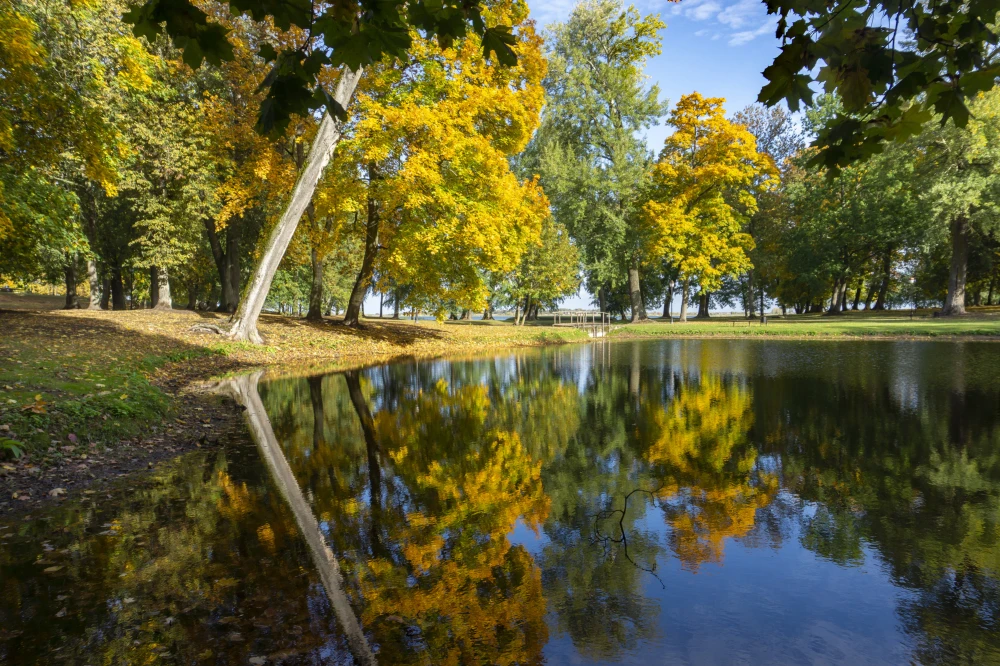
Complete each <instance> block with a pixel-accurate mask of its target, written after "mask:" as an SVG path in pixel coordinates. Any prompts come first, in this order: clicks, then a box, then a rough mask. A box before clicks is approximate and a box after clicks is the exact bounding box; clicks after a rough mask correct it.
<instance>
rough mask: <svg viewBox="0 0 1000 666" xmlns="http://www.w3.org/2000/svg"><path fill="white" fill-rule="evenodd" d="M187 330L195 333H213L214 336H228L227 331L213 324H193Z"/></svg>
mask: <svg viewBox="0 0 1000 666" xmlns="http://www.w3.org/2000/svg"><path fill="white" fill-rule="evenodd" d="M189 330H191V331H193V332H195V333H215V334H216V335H229V331H227V330H225V329H224V328H221V327H219V326H216V325H215V324H195V325H194V326H192V327H191V328H190V329H189Z"/></svg>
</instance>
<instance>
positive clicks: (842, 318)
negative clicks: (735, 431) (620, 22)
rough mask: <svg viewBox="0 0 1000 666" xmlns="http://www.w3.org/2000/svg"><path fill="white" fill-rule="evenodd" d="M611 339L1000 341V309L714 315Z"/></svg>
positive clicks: (624, 331) (659, 322) (620, 332)
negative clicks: (762, 317)
mask: <svg viewBox="0 0 1000 666" xmlns="http://www.w3.org/2000/svg"><path fill="white" fill-rule="evenodd" d="M612 337H619V338H630V337H737V338H747V337H749V338H757V337H768V338H939V337H955V338H982V339H996V340H1000V307H991V308H985V307H984V308H973V309H971V310H970V314H969V315H966V316H964V317H949V318H934V317H932V316H931V311H929V310H918V311H916V312H915V313H914V316H913V317H912V318H911V316H910V312H909V310H906V311H896V312H892V311H889V312H871V313H865V312H847V313H844V314H842V315H838V316H832V317H830V316H825V315H818V314H811V315H788V316H786V317H780V316H778V317H775V316H768V321H767V324H766V325H762V324H760V322H759V321H756V320H754V321H751V322H748V321H747V320H746V319H744V318H742V317H711V318H710V319H708V320H695V319H692V320H689V321H688V322H687V323H684V324H682V323H679V322H677V321H674V323H671V322H670V321H669V320H664V319H652V320H650V321H648V322H645V323H641V324H626V325H623V326H620V327H618V328H616V329H615V330H614V331H613V332H612Z"/></svg>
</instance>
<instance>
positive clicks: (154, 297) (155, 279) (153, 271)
mask: <svg viewBox="0 0 1000 666" xmlns="http://www.w3.org/2000/svg"><path fill="white" fill-rule="evenodd" d="M159 283H160V271H159V270H158V269H157V268H156V266H150V267H149V307H151V308H155V307H156V304H157V303H158V302H159V298H160V292H159V290H158V289H157V288H156V286H157V285H158V284H159Z"/></svg>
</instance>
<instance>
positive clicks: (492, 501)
mask: <svg viewBox="0 0 1000 666" xmlns="http://www.w3.org/2000/svg"><path fill="white" fill-rule="evenodd" d="M490 407H491V405H490V400H489V397H488V395H487V388H486V387H485V386H481V385H465V386H460V387H456V388H449V386H448V384H447V382H446V381H445V380H444V379H439V380H438V381H437V382H436V383H435V384H434V385H433V386H432V387H431V388H430V389H429V390H426V391H425V390H418V391H415V392H409V393H407V394H406V395H404V396H402V397H401V399H400V401H399V403H398V404H397V406H396V408H395V409H394V410H392V411H380V412H379V413H378V414H377V415H376V417H375V432H376V435H377V437H378V442H379V445H380V447H381V449H382V450H383V451H384V454H385V456H386V457H387V458H388V459H389V460H391V466H392V469H393V475H394V477H395V478H396V479H397V480H399V481H401V482H402V483H405V485H406V489H407V495H408V497H407V500H408V501H406V502H405V504H403V505H402V506H398V507H393V509H394V510H395V514H396V515H395V516H394V520H393V521H392V525H391V528H390V529H389V531H388V538H389V539H388V540H389V541H391V543H392V544H393V546H394V550H395V551H396V553H386V554H385V555H382V556H379V557H375V558H373V559H372V560H370V561H369V562H368V563H367V567H366V569H367V571H365V572H364V573H363V575H362V578H361V590H362V593H363V595H364V598H365V604H366V607H365V610H364V613H363V621H364V622H365V625H366V626H369V627H372V628H373V629H376V628H378V629H381V630H382V631H388V632H391V633H392V634H395V635H396V636H395V637H396V638H397V640H398V642H397V641H392V642H391V643H387V644H384V646H383V650H382V651H380V658H381V659H383V660H386V659H388V661H387V663H404V662H408V661H423V660H424V659H425V658H426V656H430V657H432V661H433V663H439V664H463V663H533V662H536V661H538V660H540V658H541V648H542V646H543V645H544V643H545V641H546V638H547V631H546V629H545V621H544V614H545V599H544V597H543V596H542V585H541V574H540V572H539V570H538V569H537V567H535V566H534V562H533V561H532V559H531V556H530V555H529V554H528V553H527V552H526V551H525V550H524V549H523V548H522V547H511V545H510V543H509V541H508V540H507V534H508V533H509V532H510V531H511V530H512V529H513V528H514V525H515V522H516V521H517V520H518V519H519V518H521V520H523V521H524V522H525V523H526V524H527V525H528V526H530V527H532V528H534V529H537V528H538V526H539V525H540V523H541V522H542V521H544V519H545V517H546V514H547V512H548V498H547V497H546V496H545V494H544V492H543V490H542V484H541V478H540V475H541V461H536V460H533V459H532V457H531V456H530V455H529V454H528V452H527V450H526V449H525V447H524V446H523V445H522V443H521V438H520V436H519V434H518V433H517V432H512V431H509V430H504V429H500V428H496V427H493V426H492V425H491V424H490V423H489V420H490V419H489V418H488V417H489V414H490ZM376 631H377V633H381V632H380V631H378V630H377V629H376ZM414 631H417V632H418V633H419V637H420V638H419V641H420V642H422V643H423V647H424V648H425V649H426V650H427V655H426V656H425V657H419V656H418V655H416V654H415V653H414V652H413V651H412V650H408V649H407V650H403V651H401V652H400V653H398V654H395V653H394V654H392V655H386V654H385V651H386V649H387V648H388V647H389V646H390V645H393V646H395V645H400V646H403V645H406V643H407V641H406V640H405V639H406V637H407V634H408V633H409V634H413V632H414ZM410 640H411V641H412V640H413V639H412V637H411V638H410ZM414 657H417V658H416V659H414Z"/></svg>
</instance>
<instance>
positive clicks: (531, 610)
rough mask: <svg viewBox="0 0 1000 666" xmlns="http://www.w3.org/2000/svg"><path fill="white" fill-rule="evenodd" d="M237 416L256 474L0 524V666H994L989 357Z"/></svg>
mask: <svg viewBox="0 0 1000 666" xmlns="http://www.w3.org/2000/svg"><path fill="white" fill-rule="evenodd" d="M259 395H260V398H261V401H262V404H263V407H264V411H266V414H267V417H268V418H267V419H264V421H265V423H266V427H267V428H270V432H271V434H272V435H273V441H274V443H275V445H276V448H277V451H276V452H275V453H274V454H273V456H274V457H275V458H276V460H277V462H271V463H268V462H267V460H268V455H269V454H266V453H265V451H264V449H263V448H261V449H260V450H259V449H258V448H257V447H256V446H255V445H254V444H253V443H252V442H249V441H248V442H244V443H233V444H230V445H227V446H226V447H224V448H222V449H220V450H216V451H212V452H199V453H196V454H192V455H189V456H187V457H184V458H181V459H179V460H177V461H175V462H174V463H172V464H170V465H168V466H166V467H165V468H164V469H163V470H162V471H160V472H159V473H157V474H156V475H155V476H153V477H151V478H148V479H145V480H143V481H141V482H134V481H133V482H131V483H130V485H129V486H128V487H121V488H119V489H118V490H116V491H114V492H112V493H109V494H107V495H105V494H103V493H102V494H100V495H91V496H89V497H88V498H87V499H86V500H85V501H82V502H77V503H74V504H68V505H64V506H61V507H58V508H55V509H52V510H49V511H48V512H46V513H44V514H37V515H35V516H33V517H32V518H30V519H28V520H18V521H9V522H7V523H5V524H3V523H0V595H2V598H0V662H5V663H11V664H21V663H23V664H36V663H38V664H41V663H46V664H47V663H60V664H61V663H66V664H95V665H96V664H125V663H133V664H138V663H185V664H188V663H191V664H194V663H206V664H230V663H231V664H247V663H251V664H262V663H288V664H293V663H294V664H298V663H345V664H349V663H357V662H358V661H363V660H364V659H366V658H367V657H366V656H365V654H367V655H369V656H371V655H373V656H374V658H375V659H377V661H378V662H379V663H382V664H410V663H414V664H417V663H419V664H535V663H543V662H544V663H550V664H598V663H599V664H615V663H630V664H644V665H648V664H660V663H690V664H743V663H746V664H754V663H768V664H812V663H815V664H825V663H843V664H900V663H925V664H959V663H970V664H971V663H975V664H990V663H1000V345H998V344H989V343H956V342H857V341H851V342H821V343H814V342H760V341H694V340H685V341H649V342H637V343H614V344H594V345H587V346H578V347H565V348H557V349H545V350H540V351H529V352H523V351H517V352H510V353H503V354H501V355H498V356H496V357H492V358H474V359H469V360H452V361H429V362H411V363H398V364H394V365H388V366H382V367H375V368H369V369H365V370H360V371H355V372H349V373H346V374H332V375H327V376H321V377H310V378H302V379H282V380H276V381H271V382H261V383H260V385H259ZM269 465H270V466H269ZM275 465H277V466H278V467H277V468H276V467H275ZM278 468H280V469H284V470H286V471H288V472H289V473H288V475H287V478H285V479H284V480H282V479H281V478H279V475H277V473H276V472H275V469H278ZM289 487H291V488H292V489H291V490H289ZM296 498H297V499H296ZM296 511H298V513H296ZM303 512H304V514H303ZM303 515H307V516H308V518H307V519H303V517H302V516H303ZM320 533H321V534H322V535H323V537H324V540H325V541H326V543H327V544H329V547H330V552H329V553H328V554H327V555H326V556H324V555H323V554H322V552H321V551H323V550H324V549H323V548H322V541H323V540H319V541H316V540H315V537H316V535H317V534H320ZM311 537H312V538H314V540H313V541H310V538H311ZM316 543H319V544H320V546H319V547H318V549H317V548H316V547H314V546H315V544H316ZM324 557H326V559H324ZM331 571H333V577H332V578H331V577H330V572H331ZM324 572H325V573H324ZM331 581H332V583H331ZM331 588H335V589H332V590H331ZM337 599H340V600H342V601H343V604H342V605H343V607H341V608H338V606H337ZM359 642H360V644H361V647H359ZM366 651H367V652H366Z"/></svg>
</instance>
